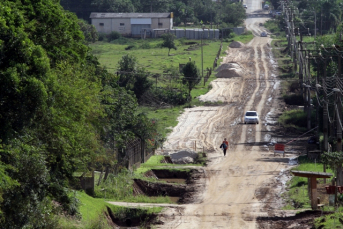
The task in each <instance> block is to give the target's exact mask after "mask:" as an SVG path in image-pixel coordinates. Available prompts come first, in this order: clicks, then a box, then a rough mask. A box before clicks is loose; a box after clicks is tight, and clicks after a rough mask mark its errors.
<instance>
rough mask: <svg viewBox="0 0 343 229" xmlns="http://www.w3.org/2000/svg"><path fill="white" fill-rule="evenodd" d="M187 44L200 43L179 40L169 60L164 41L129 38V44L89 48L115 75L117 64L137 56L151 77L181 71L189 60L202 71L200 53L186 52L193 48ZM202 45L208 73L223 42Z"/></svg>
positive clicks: (98, 43)
mask: <svg viewBox="0 0 343 229" xmlns="http://www.w3.org/2000/svg"><path fill="white" fill-rule="evenodd" d="M187 42H195V43H197V44H200V42H201V41H200V40H184V39H179V40H177V41H176V45H177V50H173V49H172V50H171V51H170V56H168V49H167V48H160V47H159V46H160V45H161V43H162V39H149V40H138V39H131V38H128V39H127V43H126V44H113V43H108V42H96V43H94V44H91V45H90V47H91V48H92V50H93V54H94V55H96V56H97V57H98V59H99V61H100V63H101V64H102V65H104V66H106V68H107V69H109V70H110V71H113V72H114V71H115V70H116V69H117V64H118V61H119V60H120V59H121V57H122V56H123V55H125V54H132V55H134V56H136V57H137V60H138V63H139V65H140V66H142V67H144V68H146V70H148V71H149V72H151V73H160V74H161V73H163V71H165V69H166V68H170V67H174V68H179V64H185V63H187V62H188V61H189V58H191V59H192V61H195V63H196V65H197V66H198V68H199V69H200V70H201V49H200V48H199V47H198V48H197V49H195V50H192V51H187V49H188V48H189V47H190V45H187V44H185V43H187ZM203 43H204V44H205V45H204V46H203V69H204V70H205V69H206V68H212V66H213V61H214V59H215V57H216V54H217V52H218V50H219V46H220V41H208V40H204V41H203ZM146 44H148V45H146ZM129 45H133V46H134V47H135V48H133V49H131V50H125V48H127V47H128V46H129ZM227 45H228V43H223V47H226V46H227ZM143 47H145V48H143ZM146 47H150V48H146ZM224 50H225V49H224ZM224 50H223V51H224Z"/></svg>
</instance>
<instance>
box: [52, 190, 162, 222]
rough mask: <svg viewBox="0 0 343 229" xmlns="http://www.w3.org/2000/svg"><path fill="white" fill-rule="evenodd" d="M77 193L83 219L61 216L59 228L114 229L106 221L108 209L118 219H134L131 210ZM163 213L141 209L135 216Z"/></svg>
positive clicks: (154, 208) (155, 208)
mask: <svg viewBox="0 0 343 229" xmlns="http://www.w3.org/2000/svg"><path fill="white" fill-rule="evenodd" d="M75 193H76V197H77V198H78V199H79V201H80V207H79V210H80V214H81V219H77V218H66V217H64V216H61V217H60V218H59V221H58V224H59V227H58V228H64V229H74V228H75V229H76V228H86V229H93V228H99V229H100V228H101V229H107V228H112V227H110V226H108V223H107V220H106V219H105V215H104V212H105V211H107V207H109V208H110V209H111V211H112V213H113V214H114V215H115V216H117V217H125V215H131V217H132V212H131V209H130V208H125V207H119V206H114V205H111V204H108V203H106V202H105V201H104V199H99V198H93V197H91V196H89V195H87V194H86V193H84V192H75ZM161 211H162V208H161V207H153V208H141V209H140V210H139V211H135V213H134V214H157V213H159V212H161Z"/></svg>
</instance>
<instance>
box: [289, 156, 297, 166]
mask: <svg viewBox="0 0 343 229" xmlns="http://www.w3.org/2000/svg"><path fill="white" fill-rule="evenodd" d="M297 164H298V157H292V158H290V159H289V161H288V165H297Z"/></svg>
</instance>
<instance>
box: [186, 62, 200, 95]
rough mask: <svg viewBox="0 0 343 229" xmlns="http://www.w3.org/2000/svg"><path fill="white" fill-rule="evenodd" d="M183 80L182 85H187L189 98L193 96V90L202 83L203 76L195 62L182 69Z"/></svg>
mask: <svg viewBox="0 0 343 229" xmlns="http://www.w3.org/2000/svg"><path fill="white" fill-rule="evenodd" d="M182 72H183V78H182V83H183V84H185V85H187V88H188V96H189V97H190V96H191V91H192V89H193V88H194V87H195V86H196V85H197V84H198V83H200V81H201V75H200V74H199V70H198V68H197V67H196V65H195V62H192V61H190V62H188V63H187V64H186V65H185V66H184V67H183V69H182Z"/></svg>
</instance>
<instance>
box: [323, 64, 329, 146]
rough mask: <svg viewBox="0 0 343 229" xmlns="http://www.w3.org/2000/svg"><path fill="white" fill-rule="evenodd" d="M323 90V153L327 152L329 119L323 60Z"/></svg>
mask: <svg viewBox="0 0 343 229" xmlns="http://www.w3.org/2000/svg"><path fill="white" fill-rule="evenodd" d="M323 71H324V72H323V83H322V85H323V89H324V104H323V134H324V152H328V139H329V136H328V127H329V125H328V124H329V123H328V120H329V117H328V110H327V109H328V102H327V95H326V91H327V90H326V82H325V80H326V59H324V69H323Z"/></svg>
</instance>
